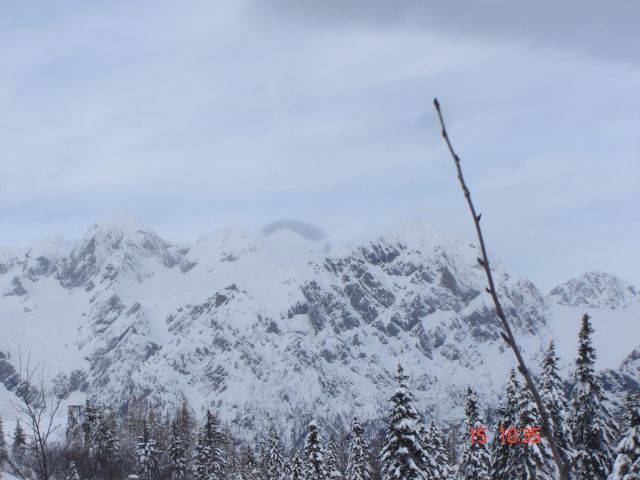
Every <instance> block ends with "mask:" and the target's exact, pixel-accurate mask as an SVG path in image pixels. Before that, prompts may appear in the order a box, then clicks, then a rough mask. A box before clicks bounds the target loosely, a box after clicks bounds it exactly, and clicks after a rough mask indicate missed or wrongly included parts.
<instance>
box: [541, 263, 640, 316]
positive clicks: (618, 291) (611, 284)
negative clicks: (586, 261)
mask: <svg viewBox="0 0 640 480" xmlns="http://www.w3.org/2000/svg"><path fill="white" fill-rule="evenodd" d="M549 299H550V300H551V301H552V302H555V303H559V304H561V305H569V306H572V307H592V308H624V307H628V306H629V305H632V304H634V303H638V302H640V291H638V289H637V288H636V287H634V286H633V285H631V284H630V283H628V282H626V281H624V280H622V279H620V278H618V277H616V276H614V275H611V274H609V273H604V272H587V273H585V274H584V275H582V276H581V277H579V278H573V279H571V280H569V281H568V282H565V283H563V284H561V285H558V286H557V287H555V288H554V289H553V290H551V292H550V293H549Z"/></svg>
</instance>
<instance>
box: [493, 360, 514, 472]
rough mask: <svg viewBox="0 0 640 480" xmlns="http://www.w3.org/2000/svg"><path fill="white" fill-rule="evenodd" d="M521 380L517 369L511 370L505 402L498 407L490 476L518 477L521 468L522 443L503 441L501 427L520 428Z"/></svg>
mask: <svg viewBox="0 0 640 480" xmlns="http://www.w3.org/2000/svg"><path fill="white" fill-rule="evenodd" d="M520 391H521V386H520V382H518V379H517V377H516V372H515V370H511V375H510V376H509V382H508V383H507V390H506V394H505V399H504V403H503V404H502V405H500V407H499V408H498V422H497V425H496V430H495V432H496V435H497V438H496V439H495V440H494V441H493V443H492V449H491V469H490V478H492V479H493V478H495V479H502V478H505V479H506V478H509V479H510V478H516V477H515V475H516V472H517V471H518V469H519V464H518V458H517V457H518V455H519V453H520V452H519V450H520V444H510V443H508V442H506V441H505V442H504V443H502V441H501V438H500V437H501V433H500V429H501V428H504V429H505V431H506V430H507V429H508V428H518V427H517V425H518V421H519V415H518V409H519V405H520Z"/></svg>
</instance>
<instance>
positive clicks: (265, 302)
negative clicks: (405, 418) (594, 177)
mask: <svg viewBox="0 0 640 480" xmlns="http://www.w3.org/2000/svg"><path fill="white" fill-rule="evenodd" d="M29 252H31V253H29ZM477 256H478V251H477V248H476V247H474V246H473V245H469V244H466V243H464V242H461V241H460V240H458V239H455V238H452V237H449V236H448V235H446V234H443V233H441V232H439V231H437V230H436V229H434V228H432V227H428V226H412V227H407V228H405V229H402V230H400V231H397V232H393V233H390V234H386V235H383V236H381V237H379V238H376V239H374V240H372V241H370V242H367V243H364V244H362V245H360V246H357V247H355V248H351V249H346V248H343V249H341V250H335V249H334V250H333V251H331V250H330V248H329V244H328V242H327V240H326V239H325V238H323V237H321V236H317V238H316V237H310V236H308V235H307V236H304V235H301V234H300V233H299V231H295V230H292V229H288V228H286V225H285V226H283V227H282V228H272V229H269V230H268V231H267V232H265V233H263V234H259V233H254V232H251V231H249V230H246V229H244V228H242V227H230V228H227V229H223V230H220V231H218V232H216V233H215V234H213V235H211V236H209V237H203V238H201V239H199V240H198V241H197V242H195V243H193V244H192V245H188V246H177V245H173V244H171V243H170V242H167V241H165V240H163V239H161V238H160V237H159V236H158V235H157V234H155V233H154V232H153V231H151V230H149V229H147V228H145V227H143V226H141V225H139V224H137V223H135V222H133V221H131V220H119V221H111V222H105V223H101V224H96V225H94V226H92V227H91V228H90V229H89V230H88V232H87V233H86V235H85V236H84V238H83V239H82V240H80V241H79V242H77V243H76V244H73V245H68V244H66V243H64V242H57V241H56V242H52V243H50V244H48V245H47V246H46V248H44V247H42V248H40V249H39V251H38V252H36V251H35V250H33V249H32V250H28V251H27V252H26V253H25V252H12V253H11V255H9V254H7V253H4V254H2V255H0V267H1V268H2V269H1V270H0V291H2V292H5V293H4V295H5V296H3V297H0V312H1V313H2V316H0V326H1V328H2V330H3V331H4V332H7V335H6V336H3V339H2V340H0V352H4V353H3V355H4V357H2V358H1V362H0V364H2V365H4V367H3V369H2V372H5V373H6V374H1V375H0V380H2V381H3V383H4V384H5V385H6V386H7V387H9V388H11V385H12V384H11V378H12V374H11V371H10V369H9V367H10V366H11V362H12V361H11V360H10V358H12V359H14V360H15V359H16V355H17V354H18V352H17V350H16V347H15V346H16V345H17V344H18V343H19V344H20V345H21V348H22V350H23V351H25V349H27V348H28V349H30V350H32V351H33V352H34V356H35V357H36V358H38V359H41V360H44V361H47V362H48V367H49V368H50V370H53V372H52V373H57V374H58V375H57V377H56V382H58V383H61V384H65V385H66V386H67V387H68V388H69V389H71V390H74V389H75V390H80V391H83V392H85V393H86V394H87V395H88V396H89V397H91V398H92V399H93V400H95V401H97V402H100V403H103V404H111V405H115V406H119V407H121V408H126V406H127V405H128V404H129V403H130V402H131V401H133V400H134V399H138V400H140V399H144V400H145V401H148V402H151V403H153V404H156V405H160V406H162V407H164V408H167V409H169V408H173V407H174V406H176V405H178V404H179V403H180V402H182V400H183V399H185V398H186V399H187V400H189V402H190V403H191V404H192V405H193V406H194V407H195V408H196V410H198V408H199V407H200V406H204V405H206V406H214V407H215V408H217V409H219V411H220V413H221V414H222V416H223V417H224V418H225V419H227V420H228V421H229V422H231V423H232V425H235V426H236V427H237V428H238V429H239V430H240V431H242V430H243V429H246V428H248V427H252V428H256V427H261V426H266V425H267V424H268V423H270V422H278V423H281V424H282V425H285V422H286V425H287V426H288V427H289V428H291V429H295V428H296V424H295V422H296V421H300V422H302V421H305V420H306V419H307V418H308V417H309V416H310V415H318V416H322V417H324V418H326V419H327V420H329V421H330V420H332V419H341V420H343V421H347V419H348V418H349V417H350V416H351V415H352V414H354V413H358V415H360V416H361V417H362V418H364V419H375V418H380V417H381V416H382V414H383V411H384V406H385V405H386V400H387V398H388V394H389V391H390V389H391V388H392V373H393V370H394V369H395V366H396V365H397V363H398V362H400V363H402V364H403V366H405V369H406V370H407V372H408V373H409V375H411V377H412V381H413V384H414V385H415V389H416V395H417V398H418V401H419V402H420V404H421V406H422V408H425V409H429V410H430V411H432V412H433V414H434V415H437V416H440V417H442V418H445V419H457V418H459V417H460V416H461V415H462V405H461V403H462V392H463V391H464V389H465V388H466V385H467V384H469V383H472V384H474V385H475V386H476V387H477V388H478V389H479V390H480V391H481V393H482V395H483V396H484V397H485V398H486V399H489V398H491V399H492V400H493V399H495V398H496V397H497V396H498V394H499V391H500V390H501V388H502V385H503V383H504V379H505V378H506V372H507V370H508V369H509V368H511V365H512V356H511V352H510V351H506V350H505V346H504V344H503V342H502V340H501V339H500V337H499V326H498V323H497V321H496V318H495V316H494V314H493V307H492V304H491V303H490V298H489V297H488V295H487V294H486V293H485V292H484V288H485V279H484V276H483V271H482V270H481V269H480V268H479V267H478V266H477V261H476V258H477ZM493 266H494V269H495V275H496V280H497V283H498V285H499V290H500V293H501V296H502V298H503V301H504V307H505V310H506V312H507V314H508V315H509V317H510V318H511V319H512V322H513V325H514V330H515V334H516V336H517V337H518V339H519V342H520V343H521V345H522V347H523V349H524V350H525V352H526V355H527V356H528V357H532V356H536V355H537V354H538V352H539V351H540V349H541V348H542V345H543V344H544V343H545V342H546V341H547V340H548V339H549V335H550V333H549V329H548V328H547V325H546V318H545V315H546V303H545V299H544V298H543V296H542V295H541V294H540V292H539V291H538V290H537V289H536V288H535V286H534V285H533V284H531V282H529V281H527V280H526V279H524V278H522V277H519V276H517V275H515V274H513V273H511V272H508V271H507V270H506V269H504V268H503V267H502V266H501V265H500V263H499V262H497V261H494V262H493ZM5 364H6V365H5Z"/></svg>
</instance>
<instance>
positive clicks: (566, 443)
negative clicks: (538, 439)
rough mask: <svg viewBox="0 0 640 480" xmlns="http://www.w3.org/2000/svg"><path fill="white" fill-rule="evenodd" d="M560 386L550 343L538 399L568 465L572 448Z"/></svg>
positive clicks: (564, 400)
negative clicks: (539, 398) (545, 411)
mask: <svg viewBox="0 0 640 480" xmlns="http://www.w3.org/2000/svg"><path fill="white" fill-rule="evenodd" d="M562 384H563V382H562V378H560V374H559V373H558V356H557V355H556V349H555V344H554V342H553V341H551V342H550V343H549V347H548V348H547V351H546V352H545V355H544V358H543V360H542V382H541V384H540V397H541V399H542V403H543V405H544V407H545V409H546V410H547V414H548V417H549V421H550V422H551V425H550V429H551V431H552V432H553V438H554V439H555V441H556V445H558V449H559V450H560V456H561V457H562V461H563V463H564V464H565V465H570V463H571V462H572V460H573V446H572V437H571V429H570V428H569V426H568V419H567V412H568V402H567V398H566V396H565V393H564V389H563V386H562Z"/></svg>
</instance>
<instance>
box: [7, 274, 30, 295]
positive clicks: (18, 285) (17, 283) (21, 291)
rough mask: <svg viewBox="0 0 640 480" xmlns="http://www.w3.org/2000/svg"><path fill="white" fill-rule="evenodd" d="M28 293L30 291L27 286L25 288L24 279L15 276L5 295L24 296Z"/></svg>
mask: <svg viewBox="0 0 640 480" xmlns="http://www.w3.org/2000/svg"><path fill="white" fill-rule="evenodd" d="M27 293H29V292H28V291H27V289H26V288H24V285H23V284H22V280H20V278H18V277H13V280H11V287H10V288H9V289H8V290H7V291H6V292H5V293H4V296H5V297H11V296H15V297H22V296H24V295H26V294H27Z"/></svg>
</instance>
